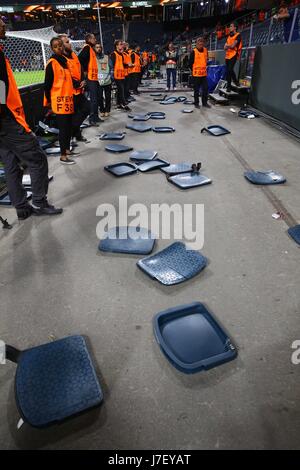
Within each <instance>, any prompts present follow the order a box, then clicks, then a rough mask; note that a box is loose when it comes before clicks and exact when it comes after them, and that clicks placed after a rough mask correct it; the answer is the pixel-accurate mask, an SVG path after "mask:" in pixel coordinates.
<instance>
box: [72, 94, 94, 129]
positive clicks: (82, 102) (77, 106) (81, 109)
mask: <svg viewBox="0 0 300 470" xmlns="http://www.w3.org/2000/svg"><path fill="white" fill-rule="evenodd" d="M74 111H75V112H74V114H73V118H72V127H73V129H72V137H81V130H80V126H81V124H82V123H83V121H84V120H85V119H86V118H87V117H88V115H89V114H90V103H89V101H88V100H87V99H86V97H85V96H84V94H83V93H80V95H74Z"/></svg>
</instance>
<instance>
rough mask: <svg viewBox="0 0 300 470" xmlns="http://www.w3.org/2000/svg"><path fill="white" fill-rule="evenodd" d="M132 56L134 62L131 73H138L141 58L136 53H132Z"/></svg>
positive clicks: (140, 68)
mask: <svg viewBox="0 0 300 470" xmlns="http://www.w3.org/2000/svg"><path fill="white" fill-rule="evenodd" d="M133 54H134V62H133V68H132V73H140V72H141V70H142V67H141V58H140V56H139V54H137V52H135V51H133Z"/></svg>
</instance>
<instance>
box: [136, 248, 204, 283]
mask: <svg viewBox="0 0 300 470" xmlns="http://www.w3.org/2000/svg"><path fill="white" fill-rule="evenodd" d="M137 265H138V267H139V268H140V269H142V270H143V271H144V272H145V273H146V274H148V276H150V277H152V278H153V279H157V280H158V281H159V282H161V283H162V284H165V285H172V284H179V283H181V282H184V281H186V280H187V279H191V278H192V277H194V276H196V274H198V273H199V272H200V271H202V269H204V268H205V266H206V265H207V259H206V258H205V257H204V256H203V255H202V254H201V253H199V252H197V251H194V250H188V249H187V248H186V245H185V244H184V243H182V242H175V243H173V244H172V245H170V246H168V247H167V248H165V249H164V250H162V251H160V252H158V253H156V254H155V255H152V256H149V257H147V258H143V259H141V260H139V261H138V262H137Z"/></svg>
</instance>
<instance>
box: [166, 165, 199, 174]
mask: <svg viewBox="0 0 300 470" xmlns="http://www.w3.org/2000/svg"><path fill="white" fill-rule="evenodd" d="M191 170H192V163H190V162H182V163H172V164H171V165H169V166H165V167H163V168H162V169H161V171H163V172H164V173H166V174H167V175H178V174H179V173H188V172H189V171H191Z"/></svg>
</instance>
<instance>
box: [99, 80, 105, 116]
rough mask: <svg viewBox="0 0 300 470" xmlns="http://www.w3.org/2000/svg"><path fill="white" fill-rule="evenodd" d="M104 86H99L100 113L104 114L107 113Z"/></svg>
mask: <svg viewBox="0 0 300 470" xmlns="http://www.w3.org/2000/svg"><path fill="white" fill-rule="evenodd" d="M104 89H105V87H104V86H100V87H99V107H100V113H101V114H104V113H105V104H104Z"/></svg>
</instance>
